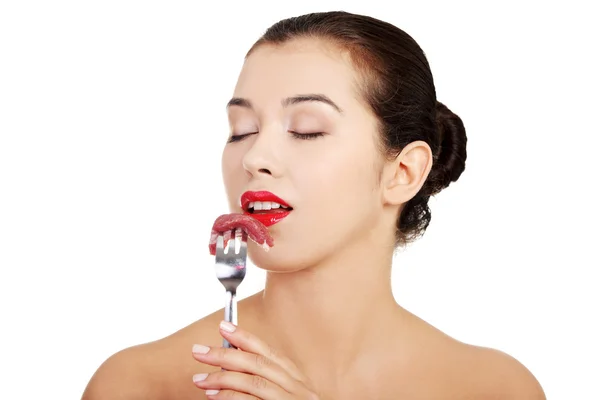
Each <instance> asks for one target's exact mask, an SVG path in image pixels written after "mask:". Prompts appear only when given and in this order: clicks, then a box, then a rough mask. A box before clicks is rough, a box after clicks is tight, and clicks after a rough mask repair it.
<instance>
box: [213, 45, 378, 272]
mask: <svg viewBox="0 0 600 400" xmlns="http://www.w3.org/2000/svg"><path fill="white" fill-rule="evenodd" d="M357 78H358V76H357V75H356V74H355V71H354V70H353V68H352V65H351V64H350V61H349V60H348V59H347V58H346V57H345V56H342V55H341V54H340V51H339V50H336V49H335V48H333V47H332V46H330V45H326V44H324V43H322V42H320V41H317V40H315V39H303V40H295V41H291V42H288V43H286V44H284V45H279V46H270V45H267V46H260V47H258V48H256V49H255V50H254V51H253V52H252V53H251V55H250V56H249V57H248V58H247V60H246V62H245V64H244V66H243V68H242V71H241V73H240V76H239V79H238V82H237V85H236V88H235V91H234V96H233V100H232V102H230V105H229V106H228V117H229V123H230V128H231V130H230V141H229V142H228V143H227V144H226V146H225V149H224V151H223V158H222V169H223V178H224V183H225V188H226V192H227V196H228V200H229V206H230V209H231V211H232V212H242V211H245V210H242V208H241V206H240V197H241V195H242V194H243V193H245V192H247V191H269V192H271V193H273V194H275V195H276V196H278V197H279V198H281V199H282V200H284V201H285V202H286V203H287V204H288V205H289V206H291V207H292V211H291V212H290V213H289V214H288V215H287V216H286V217H285V218H283V219H282V220H281V221H279V222H277V223H276V224H274V225H272V226H270V227H269V231H270V232H271V235H272V236H273V238H274V241H275V245H274V247H273V248H272V249H271V250H270V251H269V252H265V251H264V250H262V249H261V248H260V247H259V246H256V245H255V244H252V243H251V244H249V252H250V257H251V259H252V261H253V262H254V263H255V264H256V265H257V266H260V267H261V268H264V269H267V270H271V271H295V270H299V269H302V268H306V267H308V266H311V265H314V264H315V263H318V262H320V261H324V260H326V259H327V258H328V257H330V256H331V255H332V254H335V252H336V251H340V250H343V249H344V248H345V247H346V246H353V245H356V244H358V243H359V242H361V241H363V242H364V241H366V240H369V238H370V240H372V235H371V234H372V232H373V231H374V230H375V229H376V227H377V226H378V223H379V220H380V218H381V215H382V212H381V210H382V201H381V193H380V190H379V187H380V185H379V182H378V176H379V170H380V168H381V165H382V159H381V156H380V154H379V152H378V151H377V147H376V143H377V142H376V138H377V130H376V119H375V117H374V116H373V115H372V114H371V113H370V112H369V110H368V109H367V107H366V106H365V105H364V104H363V103H362V102H361V101H360V100H359V95H358V91H357V88H356V86H355V84H354V82H355V81H356V80H357ZM315 133H322V135H311V134H315ZM231 138H233V141H231ZM280 211H281V208H280V209H278V210H276V211H273V210H271V211H270V212H269V213H274V212H280ZM254 212H255V213H257V214H258V213H265V212H266V211H265V210H263V211H256V210H255V211H254Z"/></svg>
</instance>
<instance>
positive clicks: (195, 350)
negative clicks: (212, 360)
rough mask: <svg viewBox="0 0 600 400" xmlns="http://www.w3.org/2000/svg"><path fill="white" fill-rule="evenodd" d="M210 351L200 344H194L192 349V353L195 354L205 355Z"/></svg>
mask: <svg viewBox="0 0 600 400" xmlns="http://www.w3.org/2000/svg"><path fill="white" fill-rule="evenodd" d="M209 350H210V347H206V346H202V345H201V344H195V345H194V347H192V353H196V354H206V353H208V351H209Z"/></svg>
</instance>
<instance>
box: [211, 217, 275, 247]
mask: <svg viewBox="0 0 600 400" xmlns="http://www.w3.org/2000/svg"><path fill="white" fill-rule="evenodd" d="M235 228H242V229H243V230H245V231H246V233H248V237H249V238H250V239H252V240H253V241H255V242H256V243H258V244H259V245H261V246H262V247H263V249H265V251H269V248H270V247H273V238H272V237H271V235H270V234H269V231H268V230H267V227H266V226H264V225H263V224H262V223H260V222H259V221H257V220H256V219H254V218H252V217H251V216H249V215H246V214H239V213H233V214H224V215H221V216H219V217H218V218H217V219H216V220H215V223H214V224H213V227H212V232H211V234H210V241H209V243H208V249H209V251H210V254H211V255H213V256H214V255H215V253H216V252H217V237H218V236H219V235H220V234H223V241H224V243H227V241H228V240H229V239H231V230H233V229H235Z"/></svg>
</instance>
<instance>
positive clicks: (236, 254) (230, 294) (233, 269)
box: [215, 228, 248, 349]
mask: <svg viewBox="0 0 600 400" xmlns="http://www.w3.org/2000/svg"><path fill="white" fill-rule="evenodd" d="M227 233H229V232H227ZM224 236H226V237H227V236H229V237H230V239H229V243H228V244H227V246H225V239H224ZM247 241H248V234H247V233H246V231H244V230H243V229H241V228H237V229H235V230H232V231H231V235H223V234H221V235H219V236H218V237H217V251H216V254H215V272H216V274H217V278H218V279H219V282H221V284H222V285H223V286H224V287H225V298H226V305H225V321H227V322H231V323H232V324H234V325H237V299H236V292H237V288H238V286H239V285H240V283H242V280H244V277H245V276H246V254H247V249H246V247H247ZM223 347H226V348H234V349H235V348H236V347H235V346H233V345H232V344H231V343H229V341H228V340H227V339H223Z"/></svg>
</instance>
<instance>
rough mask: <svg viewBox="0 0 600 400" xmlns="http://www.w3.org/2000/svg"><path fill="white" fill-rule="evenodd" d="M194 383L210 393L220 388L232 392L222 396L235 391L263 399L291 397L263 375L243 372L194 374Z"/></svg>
mask: <svg viewBox="0 0 600 400" xmlns="http://www.w3.org/2000/svg"><path fill="white" fill-rule="evenodd" d="M194 384H195V385H196V386H198V387H199V388H201V389H205V390H209V392H208V393H213V392H210V390H212V391H214V390H220V391H221V392H222V391H226V390H227V391H229V392H231V394H227V393H224V394H219V395H220V396H232V395H233V393H241V394H246V395H251V396H252V398H259V399H263V400H286V399H290V398H291V397H290V394H289V393H287V392H286V391H285V390H283V389H282V388H281V387H279V386H277V385H275V384H274V383H273V382H270V381H268V380H267V379H265V378H263V377H262V376H258V375H250V374H245V373H242V372H234V371H221V372H213V373H211V374H198V375H195V376H194ZM219 398H220V397H219ZM223 398H228V397H223Z"/></svg>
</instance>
